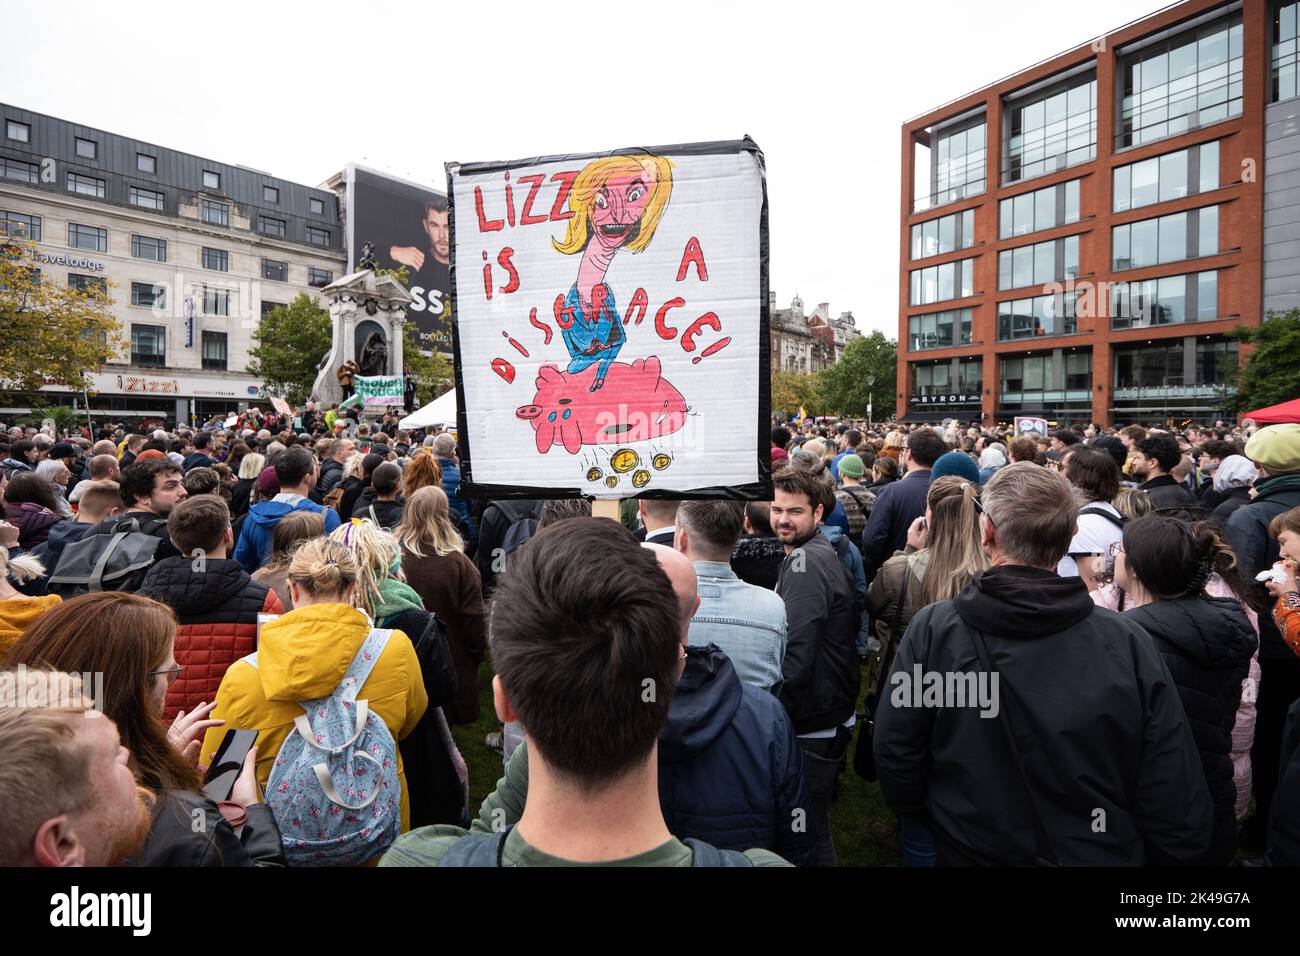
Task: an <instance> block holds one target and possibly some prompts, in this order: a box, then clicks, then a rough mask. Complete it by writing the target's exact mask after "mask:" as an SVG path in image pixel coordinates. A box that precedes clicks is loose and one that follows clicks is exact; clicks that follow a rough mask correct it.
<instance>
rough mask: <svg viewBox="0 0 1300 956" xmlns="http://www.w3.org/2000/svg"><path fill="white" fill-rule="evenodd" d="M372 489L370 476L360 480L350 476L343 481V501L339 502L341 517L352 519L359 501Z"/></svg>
mask: <svg viewBox="0 0 1300 956" xmlns="http://www.w3.org/2000/svg"><path fill="white" fill-rule="evenodd" d="M369 489H370V476H369V475H367V476H366V477H365V478H359V477H357V476H356V475H348V476H347V477H346V478H344V479H343V499H342V500H341V501H340V502H339V515H340V516H342V517H345V518H350V517H352V512H353V511H354V510H355V509H356V507H357V499H358V498H360V497H361V496H362V495H363V494H365V492H367V491H368V490H369Z"/></svg>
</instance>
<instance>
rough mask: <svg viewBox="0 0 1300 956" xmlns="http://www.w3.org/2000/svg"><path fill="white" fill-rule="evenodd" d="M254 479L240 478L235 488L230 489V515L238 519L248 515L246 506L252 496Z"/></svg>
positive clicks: (255, 480)
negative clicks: (240, 516)
mask: <svg viewBox="0 0 1300 956" xmlns="http://www.w3.org/2000/svg"><path fill="white" fill-rule="evenodd" d="M256 483H257V479H256V478H240V479H239V480H238V481H236V482H235V487H234V488H232V489H230V513H231V514H232V515H235V516H236V517H238V516H239V515H246V514H248V504H249V501H250V500H251V497H252V494H253V485H254V484H256Z"/></svg>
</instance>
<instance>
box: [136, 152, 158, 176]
mask: <svg viewBox="0 0 1300 956" xmlns="http://www.w3.org/2000/svg"><path fill="white" fill-rule="evenodd" d="M135 168H136V169H138V170H140V172H142V173H157V172H158V160H157V158H156V157H154V156H150V155H149V154H148V153H136V154H135Z"/></svg>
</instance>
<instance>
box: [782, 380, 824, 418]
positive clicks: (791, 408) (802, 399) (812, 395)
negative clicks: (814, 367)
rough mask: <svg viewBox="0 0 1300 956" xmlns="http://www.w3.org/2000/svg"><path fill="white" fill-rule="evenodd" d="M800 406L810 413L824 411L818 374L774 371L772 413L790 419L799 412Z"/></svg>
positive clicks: (815, 413) (814, 413) (818, 413)
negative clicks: (818, 389) (819, 391)
mask: <svg viewBox="0 0 1300 956" xmlns="http://www.w3.org/2000/svg"><path fill="white" fill-rule="evenodd" d="M800 406H802V407H803V409H804V411H806V412H807V413H808V414H809V415H820V414H824V413H823V412H822V400H821V396H820V395H819V394H818V392H817V376H816V375H813V374H812V373H811V372H774V373H773V374H772V415H773V416H774V417H775V418H777V419H779V420H781V421H789V420H790V418H791V416H794V415H798V414H799V408H800Z"/></svg>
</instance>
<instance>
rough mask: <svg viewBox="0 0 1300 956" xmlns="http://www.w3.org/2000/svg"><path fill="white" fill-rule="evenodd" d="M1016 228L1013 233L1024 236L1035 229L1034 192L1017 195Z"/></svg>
mask: <svg viewBox="0 0 1300 956" xmlns="http://www.w3.org/2000/svg"><path fill="white" fill-rule="evenodd" d="M1015 204H1016V209H1015V219H1014V222H1015V229H1014V232H1013V234H1014V235H1017V236H1024V235H1027V234H1028V233H1031V232H1033V231H1034V194H1033V193H1024V194H1023V195H1020V196H1016V197H1015Z"/></svg>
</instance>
